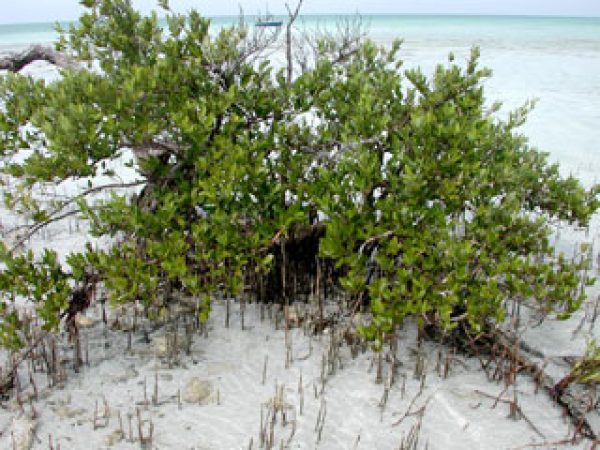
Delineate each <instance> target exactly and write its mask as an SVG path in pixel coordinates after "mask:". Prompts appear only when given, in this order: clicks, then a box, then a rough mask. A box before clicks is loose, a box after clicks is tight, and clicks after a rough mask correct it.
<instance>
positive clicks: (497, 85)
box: [0, 15, 600, 184]
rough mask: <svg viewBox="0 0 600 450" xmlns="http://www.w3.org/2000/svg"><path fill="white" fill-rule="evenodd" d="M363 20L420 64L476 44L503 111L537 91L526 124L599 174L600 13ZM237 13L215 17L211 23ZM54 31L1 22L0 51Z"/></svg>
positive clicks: (589, 178)
mask: <svg viewBox="0 0 600 450" xmlns="http://www.w3.org/2000/svg"><path fill="white" fill-rule="evenodd" d="M246 20H247V21H248V22H249V23H252V22H253V21H254V18H253V17H248V18H247V19H246ZM337 20H338V17H335V16H305V17H302V18H301V19H300V20H299V24H298V26H299V27H300V28H302V27H307V28H316V27H319V28H330V29H333V28H334V26H335V22H336V21H337ZM362 20H363V23H364V24H365V25H366V26H367V30H368V32H369V34H370V36H371V38H372V39H374V40H375V41H376V42H378V43H381V44H389V43H391V42H392V40H393V39H395V38H402V39H403V40H404V44H403V46H402V50H401V56H402V58H403V59H404V60H405V66H406V67H413V66H421V67H422V68H423V69H424V71H425V72H426V73H427V72H431V71H432V70H433V68H434V67H435V65H436V64H438V63H443V62H445V61H446V60H447V55H448V53H450V52H453V53H454V54H455V55H456V60H457V62H464V61H465V60H466V58H467V56H468V54H469V51H470V49H471V48H472V47H473V46H474V45H477V46H479V47H480V48H481V53H482V57H481V62H482V64H483V65H485V66H487V67H490V68H491V69H492V70H493V73H494V75H493V77H492V78H491V79H490V80H488V81H487V82H486V88H487V91H486V92H487V96H488V99H489V101H490V102H492V101H495V100H500V101H502V102H504V105H505V109H504V112H506V111H508V110H509V109H512V108H514V107H516V106H519V105H520V104H522V103H523V102H525V101H526V100H528V99H537V100H538V103H537V107H536V109H535V110H534V112H533V113H532V114H531V116H530V119H529V121H528V123H527V124H526V125H525V127H524V128H523V132H524V133H525V134H526V135H527V136H528V137H529V138H530V140H531V142H532V143H533V144H534V145H536V146H537V147H539V148H541V149H543V150H545V151H548V152H550V154H551V158H552V160H553V161H558V162H560V164H561V167H562V170H563V171H564V172H565V173H573V174H575V175H576V176H578V177H579V178H580V179H581V180H582V181H583V182H584V183H585V184H591V183H592V182H594V181H600V18H566V17H520V16H494V17H493V16H435V15H433V16H432V15H406V16H397V15H377V16H369V15H366V16H363V17H362ZM237 21H238V19H237V18H236V17H215V18H213V23H214V25H215V28H219V27H221V26H225V25H231V24H233V23H235V22H237ZM55 38H56V33H55V32H54V31H53V25H52V24H19V25H0V54H1V53H6V52H8V51H13V50H18V49H22V48H24V47H25V46H27V45H28V44H30V43H34V42H41V43H50V42H52V41H53V40H54V39H55Z"/></svg>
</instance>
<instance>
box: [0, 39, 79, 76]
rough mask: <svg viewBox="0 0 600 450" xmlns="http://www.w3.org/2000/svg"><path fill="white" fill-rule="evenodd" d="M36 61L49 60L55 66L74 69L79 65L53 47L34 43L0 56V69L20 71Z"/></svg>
mask: <svg viewBox="0 0 600 450" xmlns="http://www.w3.org/2000/svg"><path fill="white" fill-rule="evenodd" d="M34 61H48V62H49V63H51V64H54V65H55V66H58V67H62V68H65V69H74V68H76V67H77V65H76V63H75V62H74V61H72V60H71V59H69V58H68V57H67V56H65V55H64V54H62V53H60V52H57V51H56V50H54V49H53V48H51V47H45V46H43V45H33V46H31V47H29V48H28V49H26V50H24V51H22V52H18V53H12V54H10V55H8V56H6V57H4V58H0V70H8V71H9V72H19V71H20V70H21V69H23V67H25V66H26V65H28V64H31V63H32V62H34Z"/></svg>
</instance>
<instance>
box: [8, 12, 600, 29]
mask: <svg viewBox="0 0 600 450" xmlns="http://www.w3.org/2000/svg"><path fill="white" fill-rule="evenodd" d="M265 16H268V17H273V18H278V19H279V18H286V17H288V15H287V14H269V13H266V14H243V15H242V16H240V14H213V15H203V17H206V18H208V19H229V20H232V19H238V18H240V17H247V18H259V17H265ZM298 17H299V18H302V17H309V18H319V17H323V18H332V17H367V18H368V17H389V18H393V17H414V18H419V17H423V18H434V17H438V18H486V19H559V20H560V19H564V20H573V19H577V20H586V21H587V20H589V21H597V20H600V16H589V15H586V16H583V15H579V16H578V15H560V14H478V13H362V12H353V13H333V12H332V13H305V14H300V15H299V16H298ZM165 18H166V16H159V20H164V19H165ZM77 20H78V19H72V20H71V19H64V20H52V21H33V22H0V26H2V27H4V26H27V25H53V24H56V23H59V24H73V23H76V22H77Z"/></svg>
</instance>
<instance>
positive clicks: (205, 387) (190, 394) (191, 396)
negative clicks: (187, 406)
mask: <svg viewBox="0 0 600 450" xmlns="http://www.w3.org/2000/svg"><path fill="white" fill-rule="evenodd" d="M211 393H212V385H211V383H210V381H207V380H201V379H200V378H197V377H194V378H192V379H191V380H190V382H189V383H188V384H187V385H186V386H185V388H184V389H183V394H182V398H183V401H185V402H186V403H201V404H204V403H206V402H207V400H208V399H209V397H210V395H211Z"/></svg>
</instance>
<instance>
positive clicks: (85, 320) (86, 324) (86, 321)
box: [75, 314, 98, 328]
mask: <svg viewBox="0 0 600 450" xmlns="http://www.w3.org/2000/svg"><path fill="white" fill-rule="evenodd" d="M75 322H76V323H77V326H78V327H79V328H91V327H93V326H94V325H96V323H97V322H98V321H97V320H96V319H92V318H91V317H87V316H83V315H81V314H77V317H76V318H75Z"/></svg>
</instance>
